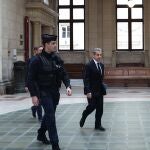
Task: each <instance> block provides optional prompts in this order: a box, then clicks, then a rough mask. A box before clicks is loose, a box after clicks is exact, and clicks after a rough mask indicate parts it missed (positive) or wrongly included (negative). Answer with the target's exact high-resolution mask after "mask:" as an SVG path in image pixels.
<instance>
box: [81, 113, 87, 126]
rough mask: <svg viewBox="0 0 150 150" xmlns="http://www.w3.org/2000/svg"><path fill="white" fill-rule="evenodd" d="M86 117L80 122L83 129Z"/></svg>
mask: <svg viewBox="0 0 150 150" xmlns="http://www.w3.org/2000/svg"><path fill="white" fill-rule="evenodd" d="M85 119H86V118H85V117H83V116H82V118H81V120H80V127H81V128H82V127H83V126H84V123H85Z"/></svg>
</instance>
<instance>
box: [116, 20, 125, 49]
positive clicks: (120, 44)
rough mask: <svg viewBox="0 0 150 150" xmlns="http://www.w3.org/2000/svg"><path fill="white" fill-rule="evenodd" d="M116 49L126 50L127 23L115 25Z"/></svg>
mask: <svg viewBox="0 0 150 150" xmlns="http://www.w3.org/2000/svg"><path fill="white" fill-rule="evenodd" d="M117 49H128V23H124V22H120V23H117Z"/></svg>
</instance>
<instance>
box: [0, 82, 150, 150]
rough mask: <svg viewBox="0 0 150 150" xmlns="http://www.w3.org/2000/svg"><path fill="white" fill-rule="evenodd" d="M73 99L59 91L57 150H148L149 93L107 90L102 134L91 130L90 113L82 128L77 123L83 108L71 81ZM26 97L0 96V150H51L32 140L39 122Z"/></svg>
mask: <svg viewBox="0 0 150 150" xmlns="http://www.w3.org/2000/svg"><path fill="white" fill-rule="evenodd" d="M71 82H72V85H73V87H72V89H73V95H72V96H71V97H67V96H66V94H65V89H64V87H62V89H61V100H60V105H59V106H58V108H57V113H56V120H57V128H58V134H59V139H60V147H61V150H149V149H150V89H149V88H148V87H145V88H144V87H132V88H131V87H130V88H127V87H126V88H112V87H111V88H109V87H108V89H107V95H106V96H105V98H104V114H103V118H102V123H103V126H104V127H105V128H106V131H105V132H100V131H95V130H94V117H95V113H94V112H93V113H92V114H91V115H90V116H89V117H88V118H87V120H86V122H85V125H84V127H83V128H80V127H79V120H80V117H81V113H82V111H83V109H84V108H85V107H86V97H85V96H84V95H83V85H82V81H80V80H72V81H71ZM31 105H32V104H31V98H30V96H29V94H28V93H22V94H15V95H3V96H0V150H51V146H45V145H43V144H41V143H40V142H38V141H37V140H36V134H37V133H36V131H37V129H38V127H39V125H40V124H39V122H38V120H37V119H36V118H32V116H31V110H30V107H31Z"/></svg>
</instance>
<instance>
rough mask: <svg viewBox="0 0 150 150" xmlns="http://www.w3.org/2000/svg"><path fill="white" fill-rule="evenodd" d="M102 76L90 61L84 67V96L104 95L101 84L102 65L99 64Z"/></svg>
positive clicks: (104, 91) (103, 88)
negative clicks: (89, 94)
mask: <svg viewBox="0 0 150 150" xmlns="http://www.w3.org/2000/svg"><path fill="white" fill-rule="evenodd" d="M100 65H101V69H102V74H101V72H100V71H99V70H98V69H97V66H96V64H95V62H94V60H93V59H92V60H91V61H90V62H89V63H87V64H86V66H85V72H84V77H83V81H84V94H87V93H92V95H93V96H99V95H106V89H105V86H104V84H103V78H104V64H102V63H100Z"/></svg>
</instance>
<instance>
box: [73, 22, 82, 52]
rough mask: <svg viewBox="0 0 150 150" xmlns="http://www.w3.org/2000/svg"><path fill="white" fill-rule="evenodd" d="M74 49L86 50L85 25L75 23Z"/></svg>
mask: <svg viewBox="0 0 150 150" xmlns="http://www.w3.org/2000/svg"><path fill="white" fill-rule="evenodd" d="M73 49H75V50H83V49H84V23H73Z"/></svg>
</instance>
